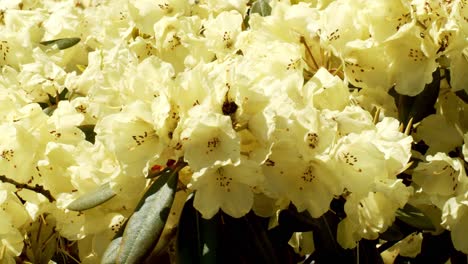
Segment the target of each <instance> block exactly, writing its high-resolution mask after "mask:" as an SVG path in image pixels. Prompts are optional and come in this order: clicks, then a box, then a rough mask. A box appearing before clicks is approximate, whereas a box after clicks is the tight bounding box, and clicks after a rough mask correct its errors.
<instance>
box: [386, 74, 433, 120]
mask: <svg viewBox="0 0 468 264" xmlns="http://www.w3.org/2000/svg"><path fill="white" fill-rule="evenodd" d="M440 81H441V76H440V70H439V69H437V70H436V71H435V72H433V73H432V82H431V83H429V84H426V87H425V88H424V90H423V91H422V92H421V93H420V94H418V95H416V96H407V95H401V94H398V93H397V92H396V91H395V90H394V89H392V90H391V91H390V94H391V95H392V96H393V97H394V98H395V103H396V105H397V107H398V119H399V120H400V122H402V123H403V124H405V125H406V124H408V122H409V120H410V119H411V118H412V119H413V124H415V123H417V122H419V121H421V120H423V119H424V118H425V117H426V116H429V115H431V114H434V113H435V112H436V111H435V108H434V104H435V102H436V101H437V97H438V96H439V90H440Z"/></svg>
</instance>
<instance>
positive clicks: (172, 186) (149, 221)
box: [117, 169, 179, 264]
mask: <svg viewBox="0 0 468 264" xmlns="http://www.w3.org/2000/svg"><path fill="white" fill-rule="evenodd" d="M178 171H179V169H175V170H172V171H168V172H166V173H164V174H162V175H161V176H160V177H158V178H157V179H156V181H155V182H154V183H153V184H152V185H151V186H150V187H149V189H148V190H147V191H146V193H145V194H144V196H143V198H142V199H141V200H140V203H139V204H138V206H137V207H136V209H135V212H134V213H133V215H132V216H131V217H130V219H129V220H128V223H127V226H126V228H125V231H124V234H123V237H122V243H121V245H120V249H119V254H118V257H117V263H122V264H123V263H128V264H130V263H142V261H143V260H144V258H145V257H146V256H148V255H149V254H150V253H151V250H152V249H153V248H154V247H155V245H156V244H157V242H158V240H159V237H160V236H161V233H162V231H163V229H164V225H165V223H166V221H167V218H168V216H169V211H170V209H171V206H172V202H173V201H174V196H175V193H176V189H177V182H178Z"/></svg>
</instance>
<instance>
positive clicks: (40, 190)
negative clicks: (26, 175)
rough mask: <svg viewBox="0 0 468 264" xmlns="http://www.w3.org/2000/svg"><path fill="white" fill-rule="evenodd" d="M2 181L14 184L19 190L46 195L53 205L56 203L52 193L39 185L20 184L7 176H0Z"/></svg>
mask: <svg viewBox="0 0 468 264" xmlns="http://www.w3.org/2000/svg"><path fill="white" fill-rule="evenodd" d="M0 181H2V182H5V183H10V184H13V185H14V186H15V187H16V188H17V189H27V190H31V191H34V192H36V193H40V194H42V195H44V196H45V197H46V198H47V199H48V200H49V202H51V203H53V202H55V198H54V197H53V196H52V194H51V193H50V191H49V190H46V189H44V187H43V186H41V185H39V184H36V185H35V186H30V185H27V184H24V183H19V182H17V181H15V180H12V179H9V178H7V177H6V176H5V175H0Z"/></svg>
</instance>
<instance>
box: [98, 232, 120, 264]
mask: <svg viewBox="0 0 468 264" xmlns="http://www.w3.org/2000/svg"><path fill="white" fill-rule="evenodd" d="M121 244H122V237H121V236H120V237H116V238H114V239H113V240H112V241H111V242H110V243H109V245H108V246H107V248H106V251H105V252H104V254H103V255H102V259H101V264H116V263H117V255H118V253H119V248H120V245H121Z"/></svg>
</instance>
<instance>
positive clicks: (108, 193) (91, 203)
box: [67, 183, 115, 211]
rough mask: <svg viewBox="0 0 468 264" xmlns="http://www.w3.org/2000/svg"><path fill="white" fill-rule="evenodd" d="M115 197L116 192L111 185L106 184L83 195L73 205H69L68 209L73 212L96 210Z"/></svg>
mask: <svg viewBox="0 0 468 264" xmlns="http://www.w3.org/2000/svg"><path fill="white" fill-rule="evenodd" d="M114 196H115V192H114V190H112V188H111V187H110V184H109V183H105V184H103V185H101V186H99V188H97V189H96V190H94V191H92V192H89V193H87V194H85V195H82V196H81V197H79V198H78V199H76V200H75V201H73V202H72V203H71V204H69V205H68V207H67V209H69V210H72V211H84V210H88V209H91V208H94V207H96V206H98V205H100V204H103V203H105V202H106V201H108V200H109V199H111V198H112V197H114Z"/></svg>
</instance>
